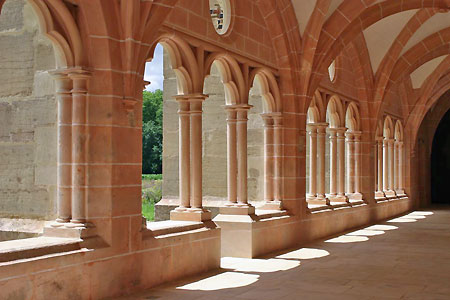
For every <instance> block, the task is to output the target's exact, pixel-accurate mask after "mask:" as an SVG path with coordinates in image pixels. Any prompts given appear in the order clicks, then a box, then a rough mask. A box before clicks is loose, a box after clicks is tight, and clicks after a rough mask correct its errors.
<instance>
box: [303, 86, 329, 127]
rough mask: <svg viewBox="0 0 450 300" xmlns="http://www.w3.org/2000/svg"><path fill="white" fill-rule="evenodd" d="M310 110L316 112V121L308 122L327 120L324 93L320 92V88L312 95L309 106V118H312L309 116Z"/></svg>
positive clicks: (308, 114)
mask: <svg viewBox="0 0 450 300" xmlns="http://www.w3.org/2000/svg"><path fill="white" fill-rule="evenodd" d="M310 111H311V112H314V121H313V122H310V121H308V123H323V122H325V119H326V110H325V105H324V103H323V98H322V95H321V94H320V92H319V91H318V90H317V91H316V92H315V93H314V96H313V97H312V99H311V102H310V103H309V108H308V112H307V117H308V120H310V118H309V116H310ZM311 116H313V115H311ZM311 120H312V119H311Z"/></svg>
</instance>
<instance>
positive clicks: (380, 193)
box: [375, 191, 386, 201]
mask: <svg viewBox="0 0 450 300" xmlns="http://www.w3.org/2000/svg"><path fill="white" fill-rule="evenodd" d="M375 199H376V200H378V201H380V200H384V199H386V195H385V194H384V192H383V191H376V192H375Z"/></svg>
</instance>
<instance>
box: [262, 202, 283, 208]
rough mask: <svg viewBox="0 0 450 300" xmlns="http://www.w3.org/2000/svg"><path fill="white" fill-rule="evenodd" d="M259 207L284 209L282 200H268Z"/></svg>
mask: <svg viewBox="0 0 450 300" xmlns="http://www.w3.org/2000/svg"><path fill="white" fill-rule="evenodd" d="M258 209H262V210H283V204H282V202H281V201H278V200H272V201H266V203H265V204H264V205H263V206H261V207H259V208H258Z"/></svg>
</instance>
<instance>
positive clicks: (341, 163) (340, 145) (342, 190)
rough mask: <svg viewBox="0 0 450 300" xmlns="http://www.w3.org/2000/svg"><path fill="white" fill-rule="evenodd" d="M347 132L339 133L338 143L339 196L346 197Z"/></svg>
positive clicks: (340, 131) (341, 131)
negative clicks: (345, 133)
mask: <svg viewBox="0 0 450 300" xmlns="http://www.w3.org/2000/svg"><path fill="white" fill-rule="evenodd" d="M344 132H345V130H339V131H338V137H337V143H338V153H339V160H338V165H339V187H338V195H339V196H345V135H344Z"/></svg>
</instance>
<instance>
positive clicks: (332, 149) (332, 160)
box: [330, 130, 338, 196]
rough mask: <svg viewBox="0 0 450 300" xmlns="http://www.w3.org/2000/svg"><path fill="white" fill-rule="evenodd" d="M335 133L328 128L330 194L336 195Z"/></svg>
mask: <svg viewBox="0 0 450 300" xmlns="http://www.w3.org/2000/svg"><path fill="white" fill-rule="evenodd" d="M337 151H338V145H337V133H336V131H335V130H330V195H333V196H335V195H337V172H338V164H337Z"/></svg>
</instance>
